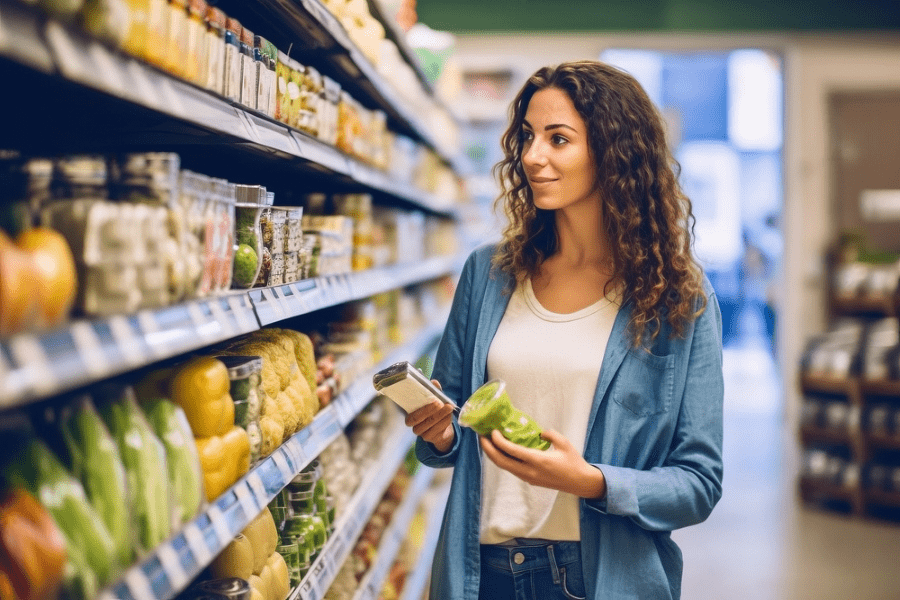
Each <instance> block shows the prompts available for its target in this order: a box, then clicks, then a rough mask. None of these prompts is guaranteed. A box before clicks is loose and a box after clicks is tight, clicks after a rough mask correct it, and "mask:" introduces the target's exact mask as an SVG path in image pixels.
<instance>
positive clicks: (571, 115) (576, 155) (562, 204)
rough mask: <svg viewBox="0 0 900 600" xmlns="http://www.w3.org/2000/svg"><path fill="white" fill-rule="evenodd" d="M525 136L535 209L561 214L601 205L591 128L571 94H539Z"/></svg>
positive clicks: (553, 91)
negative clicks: (587, 204)
mask: <svg viewBox="0 0 900 600" xmlns="http://www.w3.org/2000/svg"><path fill="white" fill-rule="evenodd" d="M522 133H523V140H524V142H523V145H522V165H523V167H524V168H525V175H526V177H527V178H528V184H529V185H530V186H531V191H532V196H533V198H534V204H535V206H537V207H538V208H542V209H545V210H557V209H561V208H567V207H569V206H573V205H575V204H579V203H582V202H586V201H590V202H597V203H599V199H600V195H599V191H598V190H597V186H596V180H597V175H596V171H597V167H596V165H595V163H594V159H593V157H592V156H591V151H590V146H589V145H588V136H587V126H586V125H585V123H584V120H583V119H582V118H581V115H580V114H578V111H577V110H576V109H575V105H574V104H573V103H572V100H571V99H570V98H569V95H568V94H566V92H564V91H562V90H560V89H557V88H544V89H542V90H539V91H537V92H536V93H535V94H534V96H532V97H531V101H530V102H529V103H528V110H527V111H526V112H525V122H524V124H523V131H522Z"/></svg>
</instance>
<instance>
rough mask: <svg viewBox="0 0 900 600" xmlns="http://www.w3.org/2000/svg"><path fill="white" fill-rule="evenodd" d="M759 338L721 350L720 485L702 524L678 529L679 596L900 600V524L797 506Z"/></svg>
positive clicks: (792, 465)
mask: <svg viewBox="0 0 900 600" xmlns="http://www.w3.org/2000/svg"><path fill="white" fill-rule="evenodd" d="M779 388H780V384H779V381H778V375H777V373H776V370H775V367H774V365H773V362H772V359H771V356H770V355H769V353H768V351H767V350H766V349H765V347H764V346H763V344H762V343H761V341H759V338H758V337H754V336H750V337H749V338H745V339H744V340H743V341H742V342H740V343H738V344H736V345H734V346H732V347H729V348H726V350H725V442H724V459H725V479H724V486H723V488H724V492H723V495H722V499H721V501H720V502H719V504H718V505H717V506H716V508H715V510H714V511H713V514H712V515H711V516H710V518H709V519H707V521H705V522H704V523H701V524H700V525H697V526H694V527H689V528H686V529H683V530H679V531H676V532H675V534H674V538H675V540H676V541H677V542H678V544H679V545H680V546H681V548H682V551H683V553H684V564H685V567H684V581H683V587H682V597H683V598H684V600H744V599H747V600H898V599H900V568H898V567H900V524H892V523H884V522H872V521H865V520H860V519H853V518H850V517H846V516H842V515H839V514H836V513H831V512H827V511H823V510H820V509H815V508H810V507H808V506H806V505H804V504H802V503H800V502H799V501H798V497H797V494H796V483H795V473H796V472H797V464H798V460H799V449H798V447H797V443H796V439H797V438H796V435H795V432H793V431H788V430H787V429H788V427H787V426H785V425H784V423H783V419H782V409H781V400H780V398H779V394H780V392H779Z"/></svg>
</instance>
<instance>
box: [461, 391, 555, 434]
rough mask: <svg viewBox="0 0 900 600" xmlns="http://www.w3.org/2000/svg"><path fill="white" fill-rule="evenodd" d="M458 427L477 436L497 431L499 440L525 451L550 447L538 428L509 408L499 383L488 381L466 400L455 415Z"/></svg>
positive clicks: (510, 404) (515, 410) (507, 398)
mask: <svg viewBox="0 0 900 600" xmlns="http://www.w3.org/2000/svg"><path fill="white" fill-rule="evenodd" d="M459 424H460V425H464V426H466V427H469V428H471V429H473V430H474V431H475V432H476V433H477V434H478V435H490V434H491V432H492V431H493V430H495V429H499V430H500V433H502V434H503V437H505V438H506V439H508V440H509V441H511V442H514V443H516V444H519V445H520V446H525V447H527V448H536V449H538V450H547V449H548V448H549V447H550V442H548V441H547V440H544V439H542V438H541V428H540V426H539V425H538V424H537V423H535V422H534V420H533V419H532V418H531V417H529V416H528V415H526V414H524V413H523V412H521V411H519V410H517V409H516V408H515V407H514V406H513V405H512V402H511V401H510V398H509V394H507V393H506V382H505V381H503V380H502V379H492V380H491V381H488V382H487V383H485V384H484V385H483V386H481V387H480V388H478V389H477V390H475V393H473V394H472V395H471V396H469V399H468V400H467V401H466V403H465V404H463V406H462V409H460V411H459Z"/></svg>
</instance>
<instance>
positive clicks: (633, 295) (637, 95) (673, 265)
mask: <svg viewBox="0 0 900 600" xmlns="http://www.w3.org/2000/svg"><path fill="white" fill-rule="evenodd" d="M545 88H556V89H559V90H562V91H563V92H565V93H566V94H567V95H568V96H569V98H570V99H571V100H572V103H573V104H574V105H575V109H576V110H577V111H578V113H579V114H580V115H581V118H582V119H584V122H585V124H586V126H587V129H588V140H589V148H590V151H591V154H592V156H593V158H594V161H595V163H596V165H597V186H598V188H599V189H600V192H601V193H600V196H601V202H602V215H603V217H602V218H603V227H604V229H605V234H606V236H607V239H608V240H609V244H610V247H611V252H612V256H611V257H610V259H611V261H612V267H613V274H614V275H613V277H612V279H611V280H610V281H609V283H608V284H607V289H606V290H604V291H606V292H608V291H609V289H610V288H621V290H622V299H623V303H626V302H629V301H630V302H631V303H632V304H633V309H632V316H631V321H630V323H629V327H630V328H631V333H632V334H633V336H634V345H635V347H637V346H640V345H641V344H646V345H647V346H648V347H649V345H650V342H652V341H653V340H655V339H656V337H657V336H658V335H659V332H660V330H661V328H662V324H663V322H668V323H669V325H670V326H671V327H672V333H673V335H678V336H681V335H684V333H685V331H686V328H687V325H688V323H690V322H691V321H692V320H693V319H695V318H696V317H697V316H698V315H699V314H700V313H702V312H703V310H705V308H706V304H707V297H706V294H705V293H704V290H703V274H702V270H701V268H700V266H699V265H698V263H697V261H696V259H695V258H694V256H693V254H692V252H691V243H692V238H693V228H694V215H693V212H692V210H691V202H690V199H689V198H687V196H685V195H684V193H683V192H682V191H681V187H680V186H679V184H678V174H679V172H680V166H679V165H678V163H677V162H676V161H675V159H674V157H673V156H672V154H671V152H670V151H669V147H668V144H667V143H666V138H665V129H664V126H663V121H662V118H661V117H660V115H659V112H658V111H657V110H656V108H655V107H654V105H653V103H652V102H651V101H650V98H649V97H647V94H646V92H645V91H644V89H643V88H642V87H641V85H640V84H639V83H638V82H637V81H636V80H635V79H634V78H633V77H631V76H630V75H628V74H627V73H625V72H623V71H620V70H618V69H616V68H614V67H611V66H609V65H606V64H604V63H602V62H598V61H578V62H570V63H564V64H561V65H559V66H556V67H544V68H542V69H540V70H538V71H537V72H536V73H535V74H534V75H532V76H531V77H530V78H529V79H528V81H527V82H526V84H525V85H524V87H523V88H522V90H521V91H520V92H519V94H518V95H517V96H516V98H515V100H514V101H513V103H512V105H511V106H510V125H509V128H508V129H507V130H506V132H505V133H504V134H503V137H502V139H501V146H502V148H503V152H504V155H505V157H504V158H503V160H501V161H500V162H499V163H497V164H496V165H495V166H494V174H495V176H497V177H498V179H499V180H500V186H501V194H500V196H499V197H498V198H497V201H496V203H495V207H496V208H499V207H501V206H502V207H503V209H504V210H505V212H506V214H507V216H508V218H509V224H508V225H507V227H506V228H505V230H504V232H503V239H502V242H501V243H500V244H499V245H498V247H497V251H496V253H495V254H494V257H493V262H494V265H495V266H497V267H498V268H500V269H501V270H502V271H504V272H506V273H508V274H509V275H511V276H512V277H514V278H515V280H516V281H518V282H520V283H521V282H522V281H523V280H524V279H525V278H526V277H533V276H535V275H536V274H537V272H538V269H539V268H540V265H541V263H542V262H543V261H544V260H545V259H547V258H549V257H550V256H552V255H553V254H554V253H555V252H556V251H557V250H558V239H557V232H556V227H555V212H554V211H552V210H542V209H539V208H537V207H536V206H535V205H534V202H533V199H532V192H531V188H530V186H529V185H528V180H527V179H526V176H525V169H524V167H523V164H522V149H523V143H524V138H523V121H524V120H525V113H526V111H527V110H528V104H529V102H530V101H531V98H532V96H534V94H535V93H536V92H537V91H538V90H542V89H545Z"/></svg>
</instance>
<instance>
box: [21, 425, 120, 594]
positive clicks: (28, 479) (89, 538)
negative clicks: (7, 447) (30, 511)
mask: <svg viewBox="0 0 900 600" xmlns="http://www.w3.org/2000/svg"><path fill="white" fill-rule="evenodd" d="M17 445H18V452H17V454H16V456H15V457H14V458H13V460H12V461H11V463H10V464H9V465H8V467H7V469H6V479H7V481H8V482H9V483H11V484H12V485H13V486H17V487H22V488H24V489H26V490H28V491H29V492H31V493H32V494H33V495H34V496H35V497H36V498H37V499H38V501H39V502H40V503H41V505H43V506H44V508H46V509H47V510H48V511H49V512H50V514H51V515H52V516H53V520H54V521H56V524H57V526H58V527H59V529H60V531H61V532H62V534H63V537H64V538H65V540H66V552H67V554H68V558H67V563H66V568H65V575H64V586H65V588H66V592H67V593H68V594H69V595H71V596H72V597H75V598H82V599H85V600H88V599H90V598H94V597H95V596H96V595H97V593H98V592H99V588H100V586H103V585H105V584H107V583H109V581H110V579H111V576H112V573H113V567H114V564H115V546H114V544H113V539H112V536H111V535H110V534H109V531H108V530H107V528H106V526H105V525H104V524H103V520H102V519H101V518H100V516H99V515H98V514H97V512H96V511H95V510H94V508H93V506H91V503H90V502H89V501H88V498H87V494H86V493H85V491H84V487H83V486H82V485H81V482H80V481H78V480H77V479H76V478H75V477H73V476H72V475H71V474H70V473H69V472H68V471H67V470H66V468H65V467H64V466H63V464H62V463H61V462H60V461H59V459H58V458H57V457H56V456H55V455H54V454H53V452H51V451H50V449H49V448H48V447H47V445H46V444H45V443H44V442H42V441H41V440H39V439H38V438H36V437H30V438H25V437H23V438H21V443H20V444H17ZM11 447H14V446H11Z"/></svg>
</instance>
